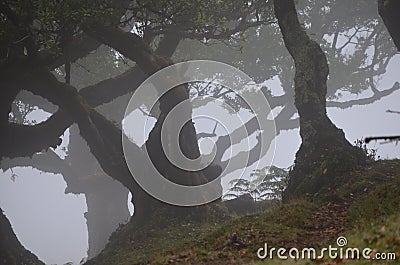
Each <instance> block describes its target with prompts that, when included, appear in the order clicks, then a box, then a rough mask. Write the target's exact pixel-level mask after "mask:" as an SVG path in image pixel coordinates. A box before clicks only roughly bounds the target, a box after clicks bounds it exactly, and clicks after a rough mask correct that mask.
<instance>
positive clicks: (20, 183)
mask: <svg viewBox="0 0 400 265" xmlns="http://www.w3.org/2000/svg"><path fill="white" fill-rule="evenodd" d="M339 42H340V40H339ZM186 45H191V43H190V42H188V44H186ZM184 49H185V48H181V50H184ZM194 49H195V48H194ZM245 49H246V48H245ZM247 52H248V54H253V53H254V54H256V53H258V51H252V49H251V48H250V47H249V48H248V51H247ZM181 53H183V54H184V52H182V51H181ZM100 56H101V55H100ZM116 56H117V57H118V54H117V53H116ZM210 57H211V58H208V59H215V60H218V59H219V58H213V57H212V56H210ZM196 59H197V58H196ZM90 63H91V64H93V65H94V66H96V65H97V64H100V63H99V62H98V61H89V64H90ZM119 63H120V64H121V61H119ZM127 64H128V66H131V65H129V62H128V63H127ZM75 68H80V67H79V66H75ZM81 71H82V69H81ZM244 72H246V73H247V74H249V75H251V76H252V73H249V72H247V71H246V70H244ZM399 73H400V55H398V54H397V55H395V56H394V57H393V58H392V59H391V60H390V63H389V64H388V66H387V68H386V73H385V74H384V75H382V76H381V77H379V80H378V78H377V80H376V87H377V89H378V90H385V89H388V88H390V87H392V86H393V84H394V82H396V81H397V82H398V81H400V78H399ZM58 74H60V76H62V74H63V72H62V70H60V72H59V73H58ZM102 77H103V76H101V78H102ZM96 81H98V80H91V81H90V82H91V83H95V82H96ZM75 82H76V84H75V85H76V86H77V87H80V88H82V87H84V86H85V85H87V84H86V83H85V82H82V80H75ZM86 82H88V81H86ZM265 84H267V85H268V87H269V89H271V92H272V94H273V95H274V96H279V95H281V94H283V93H284V91H283V90H282V87H281V81H280V80H279V79H278V78H272V79H269V80H267V81H265ZM341 93H342V96H341V97H340V98H339V99H338V100H340V101H348V100H354V99H360V98H366V97H369V96H371V95H372V92H371V91H370V90H368V89H366V90H364V91H361V92H360V93H352V92H351V91H350V92H341ZM399 102H400V91H399V90H397V91H395V92H394V93H392V94H390V95H389V96H386V97H384V98H382V99H380V100H378V101H376V102H374V103H372V104H369V105H363V106H358V105H355V106H353V107H351V108H347V109H339V108H333V107H330V108H328V109H327V112H328V115H329V117H330V119H331V120H332V122H333V123H334V124H335V125H336V126H337V127H339V128H341V129H343V130H344V132H345V134H346V138H347V139H348V140H349V141H350V142H354V141H356V140H357V139H362V138H365V137H368V136H385V135H398V134H400V122H399V121H400V115H398V114H393V113H388V112H387V110H394V111H400V106H399ZM48 116H49V113H47V112H44V111H43V110H34V111H33V112H32V113H30V114H29V115H28V117H27V118H28V119H29V120H32V121H35V122H40V121H42V120H45V119H46V118H47V117H48ZM197 130H198V131H202V128H201V125H200V126H199V127H198V128H197ZM205 130H206V131H208V132H209V128H207V129H205ZM68 138H69V130H67V131H66V133H65V134H64V137H63V144H62V145H61V147H59V148H57V149H56V150H55V152H56V153H57V155H59V156H60V157H63V156H65V154H66V151H65V149H68ZM137 140H138V142H140V143H142V142H143V140H144V139H137ZM274 141H275V142H276V149H275V150H272V149H271V150H269V154H270V155H272V154H274V159H273V165H275V166H277V167H280V168H288V167H290V166H291V165H292V164H293V162H294V158H295V153H296V151H297V150H298V148H299V146H300V141H301V139H300V136H299V129H298V128H296V129H289V130H284V131H282V132H281V133H280V134H279V135H278V136H277V137H276V138H275V140H274ZM81 145H82V152H84V153H88V152H89V151H88V147H87V145H86V144H85V142H84V141H82V143H81ZM272 146H273V145H272ZM367 146H368V148H372V149H377V154H378V155H379V156H380V157H381V159H392V158H400V147H399V146H398V145H397V144H396V143H387V144H382V141H380V142H375V141H373V142H371V143H370V144H368V145H367ZM6 162H7V159H5V160H3V161H2V163H6ZM253 169H254V167H253V166H251V167H249V168H248V169H247V170H246V172H247V176H245V177H248V176H249V174H250V173H251V172H252V170H253ZM223 184H224V185H223V187H224V190H227V189H228V188H229V187H228V185H227V183H226V182H225V183H223ZM66 188H67V185H66V182H65V181H64V179H63V177H62V175H60V174H50V173H45V172H42V171H40V170H37V169H34V168H32V167H14V168H12V170H11V169H9V170H6V171H0V207H1V208H2V209H3V210H4V213H5V215H6V216H7V218H8V219H9V220H10V222H11V224H12V227H13V229H14V232H15V233H16V235H17V237H18V239H19V240H20V242H21V243H22V244H23V245H24V246H25V247H26V248H27V249H29V250H30V251H32V252H33V253H34V254H36V255H37V256H38V258H39V259H41V260H42V261H44V262H46V263H47V264H64V263H66V262H71V261H72V262H74V263H79V262H80V260H81V259H82V258H84V257H86V256H87V250H88V231H87V226H86V219H85V217H84V214H85V212H87V205H86V198H85V196H84V195H82V194H72V193H68V194H66V193H65V190H66ZM129 201H130V196H129V197H128V199H127V205H128V208H129V212H130V214H132V213H133V211H134V209H133V206H132V205H131V204H130V203H129Z"/></svg>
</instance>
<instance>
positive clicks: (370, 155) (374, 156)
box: [354, 139, 380, 161]
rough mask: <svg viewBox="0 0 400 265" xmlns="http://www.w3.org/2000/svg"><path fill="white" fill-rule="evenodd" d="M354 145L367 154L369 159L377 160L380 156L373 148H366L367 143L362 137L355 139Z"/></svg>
mask: <svg viewBox="0 0 400 265" xmlns="http://www.w3.org/2000/svg"><path fill="white" fill-rule="evenodd" d="M354 145H355V146H356V147H358V148H360V149H361V150H363V152H364V153H365V154H366V155H367V157H368V158H369V159H370V160H373V161H375V160H378V159H379V158H380V156H379V155H378V154H377V152H378V150H377V149H375V148H368V146H367V144H366V143H365V141H364V140H363V139H357V140H355V141H354Z"/></svg>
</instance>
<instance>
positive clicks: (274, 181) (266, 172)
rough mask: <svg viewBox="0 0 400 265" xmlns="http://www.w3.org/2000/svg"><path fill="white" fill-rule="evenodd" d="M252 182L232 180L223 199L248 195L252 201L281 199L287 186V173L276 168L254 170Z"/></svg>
mask: <svg viewBox="0 0 400 265" xmlns="http://www.w3.org/2000/svg"><path fill="white" fill-rule="evenodd" d="M251 178H252V180H247V179H233V180H231V181H230V182H229V184H230V185H231V186H232V187H231V188H230V189H229V190H230V193H227V194H226V195H225V198H232V197H233V198H238V197H240V196H242V195H245V194H250V195H251V196H252V197H253V198H254V200H256V201H257V200H272V199H279V200H280V199H282V193H283V191H284V190H285V188H286V186H287V185H288V180H289V179H288V178H289V172H288V171H287V170H285V169H283V168H279V167H276V166H271V167H265V168H262V169H257V170H255V171H254V172H253V173H252V175H251Z"/></svg>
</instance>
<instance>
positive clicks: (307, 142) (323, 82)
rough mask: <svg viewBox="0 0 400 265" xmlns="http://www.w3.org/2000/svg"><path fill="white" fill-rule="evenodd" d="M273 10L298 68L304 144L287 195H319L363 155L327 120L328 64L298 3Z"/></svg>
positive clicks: (284, 0)
mask: <svg viewBox="0 0 400 265" xmlns="http://www.w3.org/2000/svg"><path fill="white" fill-rule="evenodd" d="M274 9H275V15H276V17H277V19H278V24H279V27H280V29H281V32H282V35H283V40H284V43H285V46H286V48H287V49H288V51H289V53H290V55H291V56H292V58H293V60H294V63H295V68H296V73H295V77H294V83H295V105H296V107H297V110H298V113H299V116H300V135H301V139H302V144H301V146H300V149H299V150H298V152H297V153H296V161H295V166H294V168H293V170H292V172H291V175H290V182H289V186H288V188H287V190H286V192H285V198H286V199H287V198H290V197H295V196H303V195H305V194H306V193H316V192H318V190H319V189H320V187H322V186H323V185H324V184H329V182H332V181H333V180H332V176H333V175H332V174H333V173H334V171H337V170H338V169H340V170H347V169H349V168H351V167H354V166H355V165H357V164H359V163H362V162H363V161H364V160H365V155H364V154H363V153H362V152H361V150H359V149H358V148H355V147H353V146H352V145H351V144H350V143H349V142H348V141H347V140H346V138H345V136H344V133H343V131H342V130H340V129H338V128H337V127H336V126H335V125H334V124H333V123H332V122H331V120H330V119H329V118H328V116H327V113H326V93H327V77H328V73H329V67H328V63H327V59H326V56H325V54H324V52H323V51H322V49H321V47H320V46H319V45H318V43H316V42H315V41H313V40H311V39H310V38H309V37H308V35H307V33H306V31H305V29H304V28H303V27H302V26H301V24H300V22H299V19H298V17H297V12H296V7H295V4H294V1H293V0H279V1H274Z"/></svg>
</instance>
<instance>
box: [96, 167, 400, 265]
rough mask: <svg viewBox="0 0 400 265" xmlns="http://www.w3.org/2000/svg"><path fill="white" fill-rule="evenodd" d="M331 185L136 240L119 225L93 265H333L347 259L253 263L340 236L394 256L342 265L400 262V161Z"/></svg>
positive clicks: (146, 232) (146, 230) (141, 234)
mask: <svg viewBox="0 0 400 265" xmlns="http://www.w3.org/2000/svg"><path fill="white" fill-rule="evenodd" d="M335 183H336V185H333V186H331V187H327V188H324V190H322V191H321V192H320V193H319V194H317V195H314V196H309V198H308V199H307V200H293V201H291V202H289V203H285V204H280V205H276V206H275V207H273V208H272V209H271V210H269V211H267V212H263V213H258V214H253V215H247V216H242V217H238V218H235V219H234V220H231V221H228V222H224V223H212V224H203V225H198V224H193V223H185V224H167V225H166V226H165V227H163V228H157V229H154V228H151V226H150V225H149V226H148V227H143V228H142V229H141V230H140V231H137V232H136V233H135V236H134V237H133V227H132V224H128V225H126V226H124V227H121V229H119V231H118V232H116V233H115V234H114V235H113V236H112V238H111V242H110V243H109V245H108V246H107V248H106V250H105V251H103V253H102V254H101V255H100V256H99V257H98V258H96V259H95V260H93V261H92V262H91V263H90V264H107V265H112V264H118V265H125V264H126V265H127V264H130V265H132V264H300V265H301V264H338V263H342V262H344V260H340V259H336V260H330V259H328V258H324V259H316V260H297V261H294V260H286V261H283V260H279V259H276V258H275V259H273V260H270V259H266V260H263V261H262V260H260V259H258V257H257V255H256V253H257V250H258V249H259V248H260V247H263V246H264V243H268V246H269V247H277V248H279V247H285V248H287V249H289V248H292V247H296V248H299V249H302V248H304V247H314V248H316V249H318V250H320V249H321V248H323V247H327V246H328V245H332V246H333V247H336V238H337V237H338V236H345V237H346V238H347V240H348V245H347V246H348V247H359V248H360V249H362V248H366V247H368V248H371V249H372V254H373V255H375V254H376V253H378V252H392V253H396V255H397V260H396V261H391V262H390V261H377V260H373V261H366V260H361V261H354V260H346V264H399V261H400V161H399V160H391V161H378V162H375V163H372V164H371V165H370V166H368V167H366V168H363V169H359V170H356V171H353V172H349V173H346V174H345V175H343V176H338V177H337V180H336V181H335Z"/></svg>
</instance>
